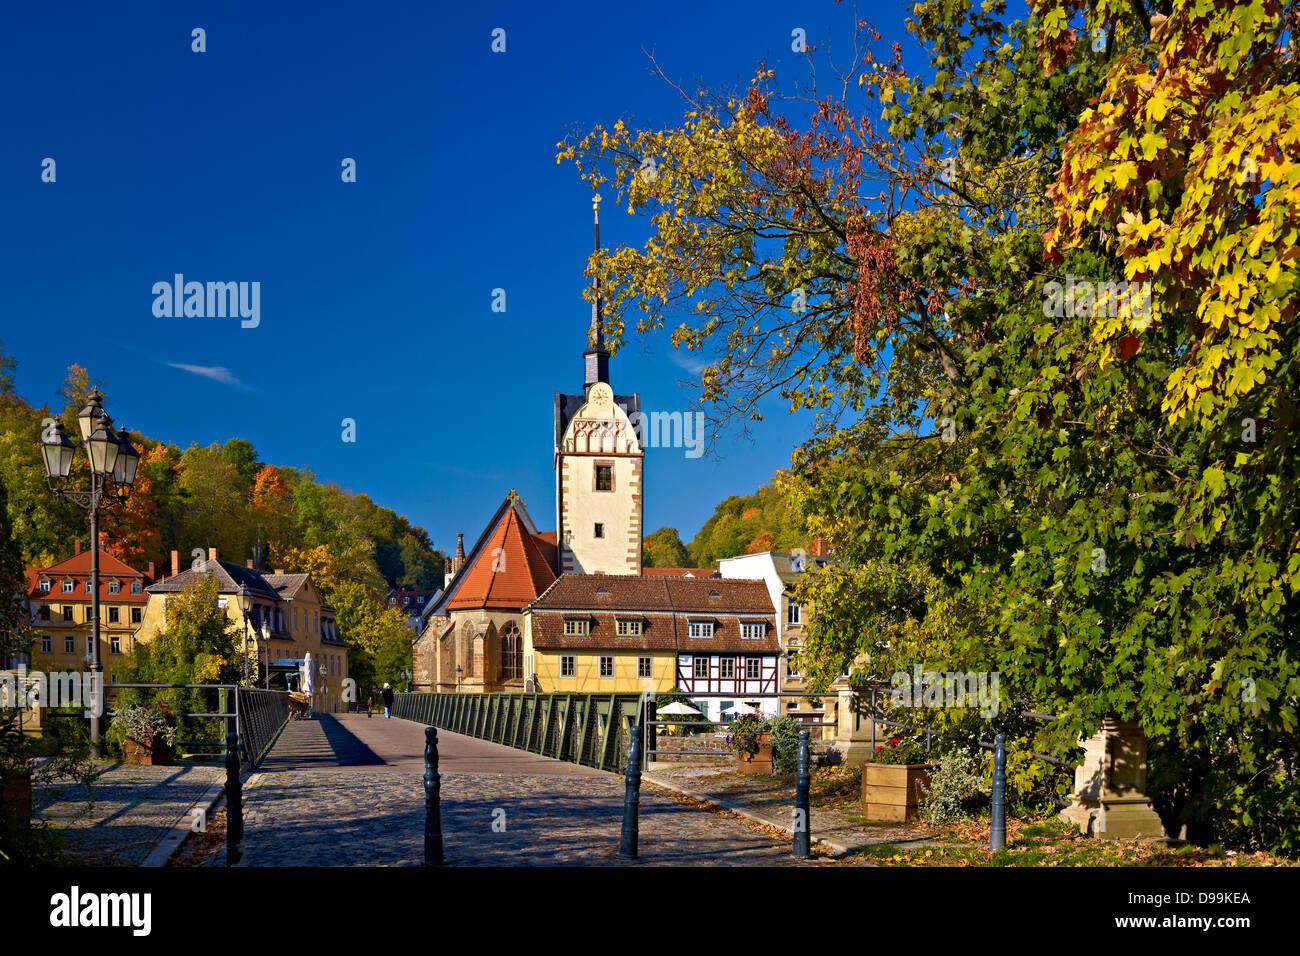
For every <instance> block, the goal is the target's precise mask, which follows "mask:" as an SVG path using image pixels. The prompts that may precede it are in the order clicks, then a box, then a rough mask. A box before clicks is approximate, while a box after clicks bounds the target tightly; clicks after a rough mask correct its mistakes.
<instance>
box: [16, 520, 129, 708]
mask: <svg viewBox="0 0 1300 956" xmlns="http://www.w3.org/2000/svg"><path fill="white" fill-rule="evenodd" d="M75 548H76V550H75V552H74V553H73V555H72V557H70V558H68V559H66V560H64V561H60V562H59V563H58V564H54V565H51V566H50V567H47V568H40V567H36V568H27V595H26V598H27V606H28V609H29V611H30V613H31V622H32V628H33V637H34V641H33V644H32V653H31V660H30V663H29V664H28V669H29V670H33V671H43V672H45V673H54V672H60V671H86V670H89V669H90V661H91V656H92V653H91V633H92V621H91V598H92V594H91V590H90V564H91V553H90V550H89V549H87V550H84V551H83V550H82V548H81V542H80V541H78V542H76V544H75ZM153 573H154V568H153V565H150V566H149V569H148V571H147V572H143V571H137V570H136V569H135V568H132V567H130V566H129V565H127V564H125V563H124V562H122V561H120V560H118V559H117V558H115V557H113V556H112V555H111V554H109V553H108V552H107V551H104V550H103V549H102V548H101V549H100V552H99V615H100V635H99V659H100V663H101V664H102V665H103V668H104V683H106V684H115V683H117V682H118V669H119V668H120V666H121V665H122V664H123V663H124V662H127V661H129V660H130V655H131V651H132V648H134V646H135V633H136V631H137V630H138V629H139V628H140V625H141V623H142V622H143V620H144V613H145V606H146V604H147V602H148V600H149V596H148V594H147V588H148V587H149V585H150V584H152V583H153Z"/></svg>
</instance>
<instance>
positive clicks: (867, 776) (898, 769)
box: [862, 762, 931, 822]
mask: <svg viewBox="0 0 1300 956" xmlns="http://www.w3.org/2000/svg"><path fill="white" fill-rule="evenodd" d="M930 769H931V765H930V764H927V763H895V764H887V763H870V762H868V763H865V764H863V765H862V808H863V812H864V813H865V814H866V816H867V819H869V820H889V821H891V822H905V821H907V820H915V819H916V818H917V817H918V816H919V815H920V809H919V807H920V804H921V799H922V797H923V796H924V790H923V789H922V788H923V787H927V788H928V787H929V785H930Z"/></svg>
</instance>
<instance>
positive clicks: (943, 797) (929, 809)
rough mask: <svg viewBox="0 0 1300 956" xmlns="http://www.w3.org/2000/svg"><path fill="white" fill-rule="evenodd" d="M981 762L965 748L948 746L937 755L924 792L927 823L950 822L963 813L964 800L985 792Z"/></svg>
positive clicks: (924, 809) (957, 818) (924, 810)
mask: <svg viewBox="0 0 1300 956" xmlns="http://www.w3.org/2000/svg"><path fill="white" fill-rule="evenodd" d="M980 764H981V761H979V760H977V759H976V758H975V756H974V755H972V754H970V753H968V752H967V751H965V750H959V749H955V748H954V749H952V750H948V751H946V752H944V754H943V755H942V756H941V757H940V758H939V765H938V766H937V767H935V768H934V769H932V770H931V771H930V785H929V786H928V787H927V786H925V784H921V788H922V790H923V792H924V800H923V811H922V812H923V813H924V814H925V818H926V819H927V820H929V821H930V822H931V823H951V822H953V821H954V820H959V819H961V818H962V817H963V816H964V815H965V807H964V804H965V802H966V801H967V800H968V799H970V798H971V797H974V796H978V795H980V794H984V793H987V792H988V791H987V790H986V789H985V787H984V777H983V774H981V773H980V769H981V768H980Z"/></svg>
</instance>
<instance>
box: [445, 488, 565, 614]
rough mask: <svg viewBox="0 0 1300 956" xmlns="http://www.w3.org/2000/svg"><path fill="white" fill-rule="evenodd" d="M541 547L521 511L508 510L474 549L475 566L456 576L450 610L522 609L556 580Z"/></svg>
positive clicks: (515, 508) (448, 604)
mask: <svg viewBox="0 0 1300 956" xmlns="http://www.w3.org/2000/svg"><path fill="white" fill-rule="evenodd" d="M542 548H543V544H542V543H539V542H538V541H537V537H536V536H534V534H533V533H532V532H531V531H530V530H529V529H528V527H527V526H526V524H525V523H524V520H523V519H522V518H521V516H520V514H519V509H518V508H517V507H508V508H506V509H505V514H504V515H503V516H502V517H501V518H500V519H498V521H497V523H496V526H495V527H494V528H492V529H491V531H490V533H489V535H488V537H487V539H486V540H485V541H484V543H483V545H482V547H476V548H475V554H474V556H473V559H472V563H471V564H470V565H468V566H467V567H465V568H463V569H462V570H461V571H459V572H458V573H457V575H456V580H455V584H456V593H455V594H454V595H453V597H452V598H451V600H450V601H448V602H447V608H448V610H453V611H455V610H463V609H466V608H503V609H513V610H522V609H523V607H524V605H525V604H528V603H529V602H530V601H534V600H536V599H537V596H538V595H539V594H541V593H542V592H543V591H545V590H546V589H547V588H548V587H550V586H551V583H552V582H553V581H554V580H555V572H554V571H553V570H551V564H550V562H549V561H548V560H547V557H546V555H545V554H544V553H543V550H542Z"/></svg>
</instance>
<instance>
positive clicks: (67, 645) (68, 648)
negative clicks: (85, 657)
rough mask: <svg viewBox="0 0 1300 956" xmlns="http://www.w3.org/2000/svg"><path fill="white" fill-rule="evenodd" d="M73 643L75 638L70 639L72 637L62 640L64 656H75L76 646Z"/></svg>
mask: <svg viewBox="0 0 1300 956" xmlns="http://www.w3.org/2000/svg"><path fill="white" fill-rule="evenodd" d="M75 641H76V638H74V637H72V636H68V637H65V638H64V639H63V653H65V654H75V653H77V645H76V643H75Z"/></svg>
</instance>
